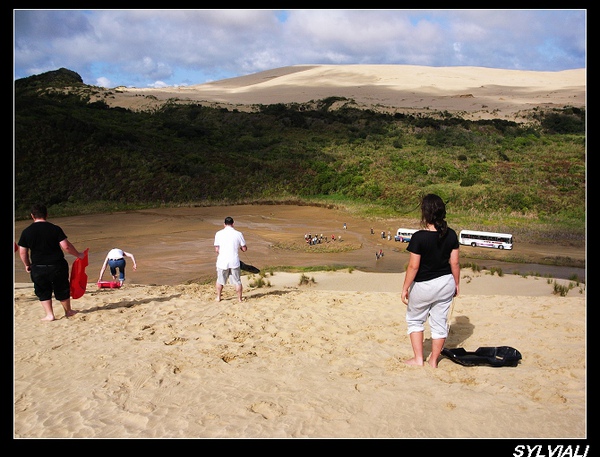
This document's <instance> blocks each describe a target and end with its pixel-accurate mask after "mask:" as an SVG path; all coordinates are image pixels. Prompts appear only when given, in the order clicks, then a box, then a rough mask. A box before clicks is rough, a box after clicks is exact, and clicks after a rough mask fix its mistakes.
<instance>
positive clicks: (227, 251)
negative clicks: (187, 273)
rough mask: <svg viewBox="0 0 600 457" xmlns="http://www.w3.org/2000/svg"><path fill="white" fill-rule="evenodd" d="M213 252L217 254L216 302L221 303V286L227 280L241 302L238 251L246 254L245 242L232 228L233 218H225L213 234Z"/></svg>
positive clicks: (239, 233) (240, 233)
mask: <svg viewBox="0 0 600 457" xmlns="http://www.w3.org/2000/svg"><path fill="white" fill-rule="evenodd" d="M214 246H215V252H216V253H217V283H216V288H217V301H221V292H222V291H223V286H225V284H227V279H229V278H231V279H230V282H231V283H232V284H233V285H235V291H236V292H237V296H238V301H240V302H241V301H242V280H241V278H240V272H241V269H240V255H239V250H241V251H242V252H246V250H247V249H248V247H247V246H246V240H245V239H244V235H243V234H242V232H240V231H238V230H236V229H234V228H233V218H232V217H230V216H227V217H226V218H225V223H224V227H223V228H222V229H221V230H219V231H218V232H217V233H216V234H215V242H214Z"/></svg>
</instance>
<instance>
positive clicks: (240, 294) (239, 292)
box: [235, 284, 244, 302]
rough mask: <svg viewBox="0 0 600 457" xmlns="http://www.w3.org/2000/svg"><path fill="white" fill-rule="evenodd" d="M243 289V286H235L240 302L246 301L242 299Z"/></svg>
mask: <svg viewBox="0 0 600 457" xmlns="http://www.w3.org/2000/svg"><path fill="white" fill-rule="evenodd" d="M242 289H243V286H242V285H241V284H239V285H236V286H235V291H236V292H237V296H238V301H239V302H242V301H244V299H243V298H242Z"/></svg>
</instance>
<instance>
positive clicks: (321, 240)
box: [304, 233, 342, 245]
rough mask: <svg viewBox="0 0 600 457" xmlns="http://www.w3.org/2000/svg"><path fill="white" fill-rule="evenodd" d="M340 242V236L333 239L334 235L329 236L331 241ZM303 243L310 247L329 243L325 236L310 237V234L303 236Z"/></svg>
mask: <svg viewBox="0 0 600 457" xmlns="http://www.w3.org/2000/svg"><path fill="white" fill-rule="evenodd" d="M336 240H337V241H342V235H338V236H337V238H336V237H335V233H332V234H331V241H336ZM304 241H306V242H307V243H308V244H310V245H314V244H321V243H329V239H328V238H327V237H326V236H323V234H322V233H321V234H320V235H312V234H310V233H306V234H304Z"/></svg>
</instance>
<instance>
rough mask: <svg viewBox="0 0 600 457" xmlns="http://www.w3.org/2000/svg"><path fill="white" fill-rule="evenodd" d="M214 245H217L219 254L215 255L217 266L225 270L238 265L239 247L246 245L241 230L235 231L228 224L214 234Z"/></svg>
mask: <svg viewBox="0 0 600 457" xmlns="http://www.w3.org/2000/svg"><path fill="white" fill-rule="evenodd" d="M214 245H215V246H219V255H218V256H217V268H220V269H221V270H227V269H228V268H237V267H239V266H240V253H239V249H240V248H241V247H242V246H246V240H245V239H244V235H242V232H239V231H237V230H236V229H234V228H233V227H232V226H230V225H226V226H225V227H224V228H223V229H221V230H219V231H218V232H217V233H216V234H215V243H214Z"/></svg>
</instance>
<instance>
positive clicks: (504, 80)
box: [106, 65, 586, 120]
mask: <svg viewBox="0 0 600 457" xmlns="http://www.w3.org/2000/svg"><path fill="white" fill-rule="evenodd" d="M328 97H343V98H345V99H348V100H345V101H343V102H342V104H343V103H349V102H350V103H352V104H353V106H358V107H362V108H375V109H378V110H381V111H388V112H404V113H410V112H423V111H425V112H429V111H431V112H433V111H448V112H451V113H461V115H463V116H465V117H473V118H508V119H517V120H520V119H523V118H522V116H523V115H524V113H523V111H527V110H531V109H533V108H536V107H548V108H562V107H564V106H574V107H579V108H582V107H585V105H586V70H585V69H583V68H582V69H575V70H565V71H559V72H540V71H520V70H503V69H493V68H483V67H423V66H413V65H297V66H289V67H282V68H276V69H273V70H268V71H264V72H260V73H255V74H251V75H247V76H241V77H237V78H230V79H225V80H221V81H215V82H211V83H206V84H199V85H192V86H186V87H166V88H126V87H118V88H115V89H113V90H111V97H110V98H108V99H106V101H107V103H109V104H110V105H112V106H121V107H124V108H130V109H150V108H152V107H156V106H158V105H160V104H162V103H164V101H166V100H171V101H173V100H174V99H177V100H185V101H188V102H198V103H203V104H209V105H210V104H213V105H216V106H225V105H233V106H234V107H235V108H237V109H239V110H249V109H251V107H252V106H253V105H267V104H274V103H307V102H310V101H316V100H321V99H324V98H328Z"/></svg>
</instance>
